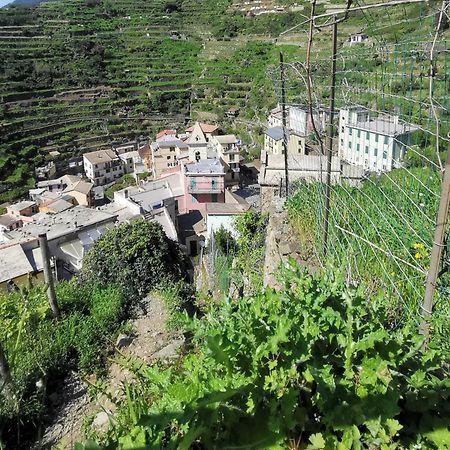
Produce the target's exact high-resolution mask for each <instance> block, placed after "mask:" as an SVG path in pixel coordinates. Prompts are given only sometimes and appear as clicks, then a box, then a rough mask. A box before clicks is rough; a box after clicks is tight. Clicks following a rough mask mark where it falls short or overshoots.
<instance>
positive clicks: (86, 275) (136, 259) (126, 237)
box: [81, 220, 184, 301]
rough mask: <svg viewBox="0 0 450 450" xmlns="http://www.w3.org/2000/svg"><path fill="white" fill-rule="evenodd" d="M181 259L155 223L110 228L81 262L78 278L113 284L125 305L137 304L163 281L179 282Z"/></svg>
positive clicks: (134, 223)
mask: <svg viewBox="0 0 450 450" xmlns="http://www.w3.org/2000/svg"><path fill="white" fill-rule="evenodd" d="M183 274H184V257H183V255H182V253H181V250H180V248H179V246H178V244H177V243H176V242H174V241H172V240H171V239H169V238H168V237H167V236H166V235H165V233H164V230H163V229H162V227H161V225H159V224H158V223H156V222H148V221H146V220H138V221H136V222H133V223H131V224H128V223H124V224H122V225H119V226H118V227H115V228H113V229H112V230H110V231H108V232H107V233H106V234H104V235H103V236H102V237H101V238H100V239H99V240H98V241H96V242H95V244H94V245H93V247H92V248H91V250H90V251H89V252H88V254H87V256H86V258H85V261H84V262H83V271H82V274H81V278H82V279H83V280H92V281H95V282H99V283H101V284H102V285H104V286H108V285H110V284H115V285H117V286H119V287H120V288H121V289H122V292H123V294H124V297H125V299H126V300H127V301H133V300H138V299H140V298H142V297H143V296H145V295H147V294H148V292H149V291H150V290H151V289H152V288H154V287H155V286H157V285H158V284H160V283H161V282H162V281H163V280H167V281H169V280H171V281H178V280H180V279H181V278H182V277H183Z"/></svg>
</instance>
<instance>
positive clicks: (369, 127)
mask: <svg viewBox="0 0 450 450" xmlns="http://www.w3.org/2000/svg"><path fill="white" fill-rule="evenodd" d="M348 126H349V127H351V128H359V129H361V130H364V131H370V132H371V133H378V134H382V135H387V136H398V135H401V134H405V133H412V132H414V131H416V130H417V129H418V128H417V127H415V126H414V125H410V124H407V123H400V122H397V121H396V122H394V121H393V120H389V119H382V118H378V119H372V120H369V121H366V122H356V123H354V124H351V123H350V124H349V125H348Z"/></svg>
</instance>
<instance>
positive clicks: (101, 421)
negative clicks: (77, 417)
mask: <svg viewBox="0 0 450 450" xmlns="http://www.w3.org/2000/svg"><path fill="white" fill-rule="evenodd" d="M92 426H93V427H94V428H95V429H96V430H97V431H106V430H107V429H108V426H109V414H108V413H107V412H105V411H101V412H99V413H98V414H97V415H96V416H95V418H94V420H93V422H92Z"/></svg>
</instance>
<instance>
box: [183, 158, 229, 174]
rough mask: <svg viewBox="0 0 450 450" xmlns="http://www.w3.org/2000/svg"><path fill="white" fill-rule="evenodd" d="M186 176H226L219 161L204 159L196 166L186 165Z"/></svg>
mask: <svg viewBox="0 0 450 450" xmlns="http://www.w3.org/2000/svg"><path fill="white" fill-rule="evenodd" d="M185 171H186V174H187V175H189V174H194V175H195V174H198V175H201V174H205V175H206V174H220V175H222V174H224V173H225V170H224V168H223V166H222V163H221V162H220V161H219V160H218V159H202V160H200V161H199V162H197V163H194V164H186V165H185Z"/></svg>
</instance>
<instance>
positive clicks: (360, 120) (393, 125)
mask: <svg viewBox="0 0 450 450" xmlns="http://www.w3.org/2000/svg"><path fill="white" fill-rule="evenodd" d="M416 130H417V127H415V126H414V125H411V124H408V123H402V122H400V120H399V118H398V116H381V117H377V118H370V117H369V113H368V111H367V110H366V109H364V108H345V109H341V111H340V114H339V156H340V157H341V158H342V159H343V160H345V161H347V162H348V163H350V164H354V165H360V166H362V167H364V169H365V170H368V171H371V172H389V171H391V170H392V169H395V168H399V167H402V166H403V162H404V159H405V156H406V150H407V147H408V146H410V145H411V143H412V135H413V133H414V132H415V131H416Z"/></svg>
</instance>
